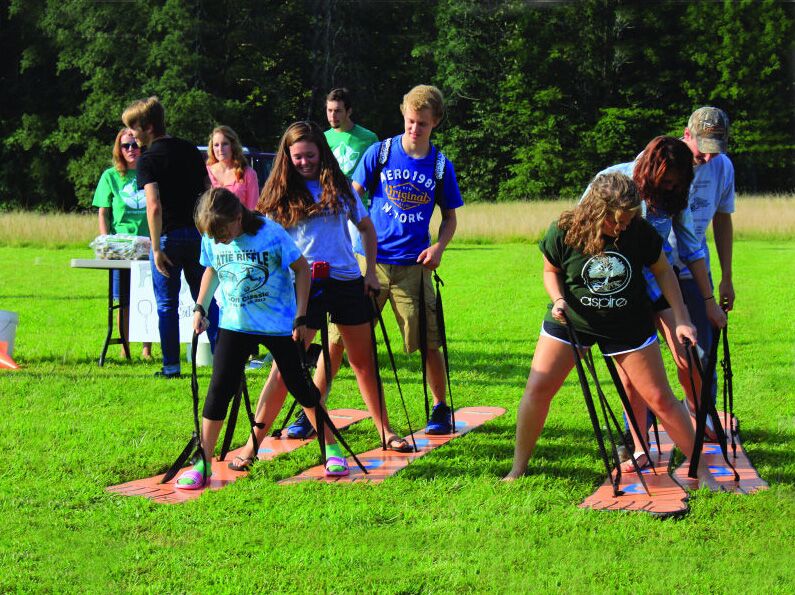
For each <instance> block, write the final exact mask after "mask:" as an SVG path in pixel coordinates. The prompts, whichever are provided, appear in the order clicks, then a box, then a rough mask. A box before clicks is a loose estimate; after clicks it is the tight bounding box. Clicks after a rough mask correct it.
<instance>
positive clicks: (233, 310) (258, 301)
mask: <svg viewBox="0 0 795 595" xmlns="http://www.w3.org/2000/svg"><path fill="white" fill-rule="evenodd" d="M263 221H264V225H263V226H262V227H261V228H260V229H259V231H258V232H257V233H256V234H255V235H249V234H246V233H244V234H243V235H241V236H240V237H238V238H235V239H234V240H232V241H231V242H230V243H229V244H216V243H215V240H212V239H210V238H209V237H207V236H206V235H205V236H204V237H203V238H202V252H201V257H200V259H199V260H200V262H201V264H202V265H204V266H206V267H212V268H214V269H215V272H216V273H217V275H218V281H219V288H220V292H216V295H217V296H218V295H220V303H219V306H220V308H221V321H220V322H219V325H218V326H219V327H220V328H223V329H227V330H230V331H238V332H241V333H252V334H257V335H275V336H283V337H286V336H289V335H291V334H292V332H293V320H294V319H295V311H296V305H295V289H294V288H293V281H292V276H291V274H290V273H291V271H290V265H291V264H292V263H293V262H295V261H296V260H298V259H299V258H300V257H301V252H300V251H299V250H298V248H297V247H296V245H295V243H294V242H293V241H292V240H291V239H290V236H289V235H287V233H286V232H285V231H284V229H282V228H281V226H280V225H277V224H276V223H274V222H273V221H270V220H267V219H263Z"/></svg>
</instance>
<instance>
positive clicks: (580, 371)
mask: <svg viewBox="0 0 795 595" xmlns="http://www.w3.org/2000/svg"><path fill="white" fill-rule="evenodd" d="M563 317H564V318H565V320H566V324H565V325H564V326H565V327H566V332H567V333H568V336H569V343H570V345H571V349H572V353H573V354H574V365H575V367H576V368H577V377H578V378H579V380H580V388H581V389H582V395H583V398H584V399H585V406H586V408H587V409H588V416H589V417H590V418H591V425H592V426H593V431H594V435H595V436H596V443H597V445H598V446H599V454H600V455H601V457H602V462H603V463H604V466H605V471H606V472H607V477H609V478H612V476H613V470H612V468H611V467H610V460H609V459H608V457H607V451H606V450H605V443H604V436H603V435H602V429H601V427H600V424H599V417H598V416H597V414H596V406H595V405H594V401H593V396H592V395H591V387H590V386H589V385H588V378H587V377H586V375H585V369H584V368H583V365H582V359H581V355H580V350H579V349H578V347H577V346H578V345H579V344H580V342H579V341H578V340H577V334H576V332H575V330H574V327H573V326H572V324H571V320H569V317H568V316H566V313H565V312H563ZM611 484H612V486H613V495H614V496H620V495H622V494H623V491H622V490H619V489H618V485H619V484H618V480H617V479H614V480H613V481H612V482H611Z"/></svg>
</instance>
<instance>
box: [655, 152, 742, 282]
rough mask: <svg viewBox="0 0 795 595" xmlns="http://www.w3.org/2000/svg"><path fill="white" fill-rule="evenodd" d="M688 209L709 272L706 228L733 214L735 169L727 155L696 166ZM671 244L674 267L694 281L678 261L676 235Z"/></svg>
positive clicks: (671, 235)
mask: <svg viewBox="0 0 795 595" xmlns="http://www.w3.org/2000/svg"><path fill="white" fill-rule="evenodd" d="M688 206H689V207H690V213H691V215H692V217H693V227H694V229H695V232H696V237H698V238H700V239H701V247H702V248H703V249H704V253H705V254H704V255H705V257H706V259H707V261H706V262H707V270H709V249H708V248H707V227H709V223H710V221H712V218H713V217H714V216H715V213H733V212H734V166H733V165H732V162H731V159H729V158H728V157H727V156H726V155H724V154H720V155H716V156H715V157H713V158H712V159H710V160H709V161H708V162H707V163H704V164H703V165H697V166H696V168H695V174H694V176H693V183H692V184H690V196H689V198H688ZM668 242H669V243H670V244H671V246H672V247H673V254H674V258H675V260H674V265H675V266H677V267H679V277H680V278H682V279H692V278H693V274H692V273H691V272H690V270H689V269H688V268H687V265H686V264H685V263H684V262H683V261H682V259H681V258H679V257H678V254H679V253H678V245H679V244H678V242H677V238H676V234H675V233H673V232H671V234H670V235H669V236H668Z"/></svg>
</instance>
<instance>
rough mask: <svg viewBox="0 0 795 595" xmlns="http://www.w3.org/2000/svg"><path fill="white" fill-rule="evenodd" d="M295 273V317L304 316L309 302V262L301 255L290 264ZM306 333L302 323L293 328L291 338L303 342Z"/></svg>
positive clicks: (310, 280)
mask: <svg viewBox="0 0 795 595" xmlns="http://www.w3.org/2000/svg"><path fill="white" fill-rule="evenodd" d="M290 268H291V269H293V272H294V273H295V299H296V304H297V306H296V311H295V317H296V319H298V318H300V317H301V316H306V306H307V304H308V303H309V286H310V284H311V283H312V277H311V276H310V274H309V263H308V262H307V261H306V258H304V257H303V256H301V257H299V258H298V259H297V260H296V261H295V262H293V263H292V264H291V265H290ZM305 333H306V324H302V325H300V326H298V327H297V328H295V329H293V340H295V341H301V343H302V344H305V343H306V341H305V340H304V334H305Z"/></svg>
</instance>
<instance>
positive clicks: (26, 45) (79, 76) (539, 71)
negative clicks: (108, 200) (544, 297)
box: [0, 0, 795, 209]
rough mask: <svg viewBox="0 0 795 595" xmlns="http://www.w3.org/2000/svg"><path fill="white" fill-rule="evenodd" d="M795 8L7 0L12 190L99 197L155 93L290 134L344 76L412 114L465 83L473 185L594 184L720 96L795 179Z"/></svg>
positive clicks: (6, 185)
mask: <svg viewBox="0 0 795 595" xmlns="http://www.w3.org/2000/svg"><path fill="white" fill-rule="evenodd" d="M793 20H794V19H793V5H792V4H787V3H782V2H776V1H774V0H757V1H751V0H734V1H726V2H722V3H718V2H693V3H682V2H676V1H671V2H655V3H640V2H625V1H617V0H583V1H579V2H552V3H549V2H538V3H536V2H528V1H526V0H501V1H498V0H479V1H478V0H436V1H434V2H431V1H426V0H394V1H389V0H386V1H379V2H373V1H369V0H291V1H288V2H284V1H282V0H235V1H234V2H217V1H214V2H211V1H209V0H157V1H155V0H129V1H126V2H108V1H95V0H0V48H2V50H3V56H4V58H5V60H4V61H3V64H2V66H0V84H2V89H3V95H2V96H0V133H2V141H1V142H0V208H3V207H9V206H11V207H15V206H23V207H39V206H41V207H48V208H50V207H56V208H62V209H71V208H75V207H77V206H81V207H85V206H87V205H88V204H90V199H91V194H92V191H93V187H94V184H95V183H96V180H97V179H98V177H99V173H100V172H101V170H102V169H103V168H104V167H107V166H108V163H109V157H110V144H111V141H112V139H113V137H114V134H115V132H116V130H117V129H118V127H119V126H120V120H119V116H120V113H121V110H122V109H123V107H124V106H125V105H126V104H127V103H128V102H129V101H131V100H132V99H135V98H137V97H142V96H146V95H150V94H157V95H158V96H159V97H160V98H161V100H162V101H163V103H164V104H165V106H166V109H167V119H168V126H169V129H170V131H171V132H172V133H174V134H177V135H180V136H183V137H186V138H191V139H194V140H195V141H196V142H197V143H203V142H204V141H205V140H206V136H207V134H208V132H209V131H210V129H211V128H212V126H213V125H215V124H216V123H226V124H229V125H231V126H232V127H234V128H235V129H236V130H237V131H238V132H239V133H240V135H241V137H242V138H243V140H244V142H246V143H247V144H249V145H251V146H257V147H261V148H263V149H265V150H269V149H270V150H272V148H273V147H274V146H275V144H276V141H277V140H278V137H279V135H280V133H281V132H282V130H283V129H284V127H285V126H286V125H287V124H288V123H289V122H290V121H292V120H295V119H302V118H312V119H315V120H317V121H318V122H320V123H325V117H324V114H323V97H324V96H325V94H326V92H327V91H328V89H329V88H331V87H332V86H336V85H347V86H349V87H350V88H352V89H353V90H354V92H355V93H356V97H357V102H356V104H355V119H357V120H358V121H361V122H362V123H363V124H365V125H366V126H368V127H370V128H372V129H373V130H375V131H376V132H377V133H378V134H379V135H381V136H383V135H386V134H392V133H395V132H397V131H399V130H400V127H401V120H400V114H399V111H398V109H397V107H398V104H399V103H400V99H401V96H402V94H403V93H404V92H405V91H406V90H408V88H410V87H411V86H412V85H414V84H416V83H418V82H432V83H434V84H436V85H438V86H439V87H440V88H441V89H442V90H443V91H444V92H445V93H446V95H447V97H448V100H449V115H448V117H447V118H446V119H445V121H444V122H443V124H442V126H441V127H440V129H439V131H438V133H437V141H438V143H439V144H440V145H441V146H442V148H443V149H444V151H445V152H446V153H447V154H448V155H449V156H450V157H451V158H452V159H453V161H454V162H455V164H456V168H457V170H458V172H459V177H460V180H461V184H462V188H463V189H464V191H465V193H466V195H467V197H468V198H469V199H480V200H505V199H528V198H535V197H546V196H556V195H558V194H573V193H577V192H579V191H580V190H581V189H582V187H583V186H584V184H585V183H586V182H587V180H588V178H589V177H590V176H591V175H593V173H595V172H596V171H597V170H598V169H600V168H602V167H604V166H606V165H609V164H611V163H614V162H618V161H622V160H628V159H631V158H632V157H633V156H634V155H635V153H636V152H637V151H638V150H639V149H640V148H642V146H643V145H644V144H645V142H646V141H647V140H649V139H650V138H651V137H652V136H654V135H656V134H661V133H671V134H680V133H681V130H682V128H683V127H684V125H685V124H686V119H687V116H688V115H689V113H690V112H691V111H692V109H693V108H695V107H697V106H699V105H703V104H714V105H718V106H720V107H723V108H724V109H726V110H727V112H728V113H729V114H730V116H731V118H732V122H733V137H732V142H731V153H732V158H733V159H734V161H735V164H736V167H737V173H738V176H737V178H738V179H737V182H738V186H740V187H741V188H746V189H752V190H784V189H787V190H791V189H793V187H795V174H794V173H793V149H794V147H795V138H794V137H795V115H794V114H793V103H792V97H793V76H792V73H793V63H792V55H793V45H792V44H793V41H792V39H793Z"/></svg>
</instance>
